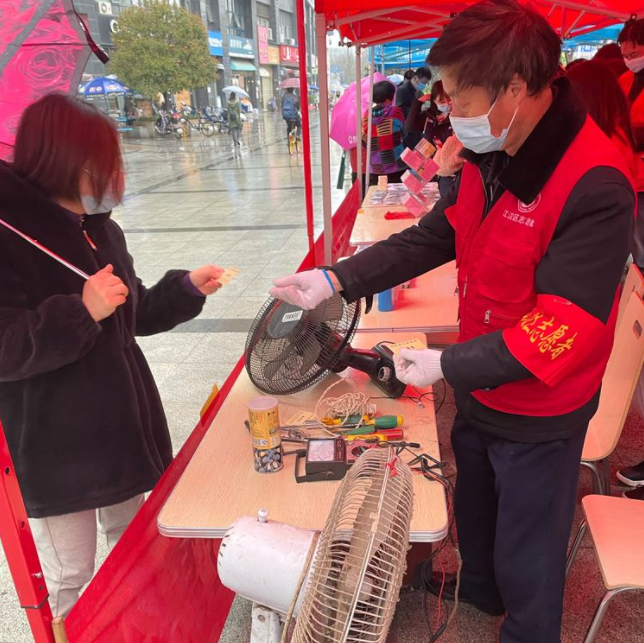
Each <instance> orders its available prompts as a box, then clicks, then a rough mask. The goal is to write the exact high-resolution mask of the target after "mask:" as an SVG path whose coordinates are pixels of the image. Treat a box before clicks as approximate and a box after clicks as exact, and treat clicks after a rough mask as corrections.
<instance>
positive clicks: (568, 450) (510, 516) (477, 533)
mask: <svg viewBox="0 0 644 643" xmlns="http://www.w3.org/2000/svg"><path fill="white" fill-rule="evenodd" d="M586 428H587V427H580V429H579V432H578V435H577V436H576V437H574V438H571V439H567V440H556V441H553V442H543V443H538V444H529V443H522V442H510V441H509V440H504V439H501V438H496V437H494V436H490V435H488V434H485V433H483V432H481V431H479V430H477V429H474V428H472V427H471V426H469V425H468V424H467V422H466V421H465V420H464V419H463V418H462V417H461V416H459V415H458V414H457V416H456V419H455V421H454V428H453V431H452V445H453V447H454V455H455V457H456V466H457V468H458V475H457V479H456V491H455V498H454V509H455V512H456V526H457V530H458V540H459V547H460V551H461V556H462V558H463V570H462V575H461V588H462V591H463V594H464V595H467V596H468V597H469V598H473V599H475V602H480V603H483V604H488V605H489V604H492V605H503V606H505V609H506V612H507V617H506V620H505V622H504V623H503V625H502V626H501V632H500V643H559V642H560V639H561V615H562V611H563V593H564V583H565V564H566V551H567V547H568V540H569V537H570V531H571V528H572V521H573V517H574V514H575V505H576V501H577V483H578V479H579V463H580V459H581V452H582V448H583V444H584V437H585V434H586Z"/></svg>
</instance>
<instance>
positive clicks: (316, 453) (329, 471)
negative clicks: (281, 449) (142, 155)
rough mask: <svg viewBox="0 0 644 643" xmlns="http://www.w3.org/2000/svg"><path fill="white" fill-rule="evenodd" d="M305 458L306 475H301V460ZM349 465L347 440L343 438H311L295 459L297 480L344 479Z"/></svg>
mask: <svg viewBox="0 0 644 643" xmlns="http://www.w3.org/2000/svg"><path fill="white" fill-rule="evenodd" d="M301 460H304V475H300V461H301ZM348 469H349V466H348V465H347V457H346V442H345V441H344V440H343V439H342V438H315V439H310V440H309V441H308V443H307V446H306V451H305V452H304V451H302V452H299V453H298V454H297V458H296V460H295V479H296V480H297V482H316V481H322V480H342V478H344V476H345V475H346V473H347V470H348Z"/></svg>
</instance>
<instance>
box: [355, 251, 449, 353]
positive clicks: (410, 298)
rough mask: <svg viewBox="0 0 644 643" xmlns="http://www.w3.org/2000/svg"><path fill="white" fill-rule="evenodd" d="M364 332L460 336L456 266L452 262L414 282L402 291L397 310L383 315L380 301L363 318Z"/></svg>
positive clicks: (397, 300) (395, 308)
mask: <svg viewBox="0 0 644 643" xmlns="http://www.w3.org/2000/svg"><path fill="white" fill-rule="evenodd" d="M358 330H359V331H360V332H378V333H382V332H387V333H388V332H395V333H400V332H404V333H410V332H421V333H426V334H447V335H450V336H451V337H452V341H455V340H456V335H457V334H458V293H457V291H456V266H455V264H454V262H453V261H452V262H450V263H448V264H445V265H444V266H441V267H440V268H436V270H432V271H431V272H428V273H426V274H424V275H422V276H420V277H418V278H417V279H414V280H413V281H412V283H411V287H410V288H401V289H399V291H398V296H397V299H396V304H395V307H394V310H392V311H390V312H380V311H379V310H378V306H377V301H375V300H374V305H373V308H372V309H371V312H370V313H369V314H368V315H365V314H363V315H361V317H360V326H359V329H358Z"/></svg>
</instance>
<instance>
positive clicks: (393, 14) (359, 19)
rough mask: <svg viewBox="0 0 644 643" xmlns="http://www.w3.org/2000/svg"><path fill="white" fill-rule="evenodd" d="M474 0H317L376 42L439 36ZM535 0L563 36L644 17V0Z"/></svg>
mask: <svg viewBox="0 0 644 643" xmlns="http://www.w3.org/2000/svg"><path fill="white" fill-rule="evenodd" d="M474 1H475V0H459V1H457V2H441V1H440V0H439V1H433V0H426V1H425V2H423V3H422V4H415V3H414V2H413V0H412V1H411V2H410V1H409V0H407V1H405V0H316V3H315V10H316V12H317V13H320V14H324V15H325V17H326V23H327V27H328V28H329V29H330V30H331V29H338V30H339V31H340V34H341V35H342V37H343V38H345V39H346V40H347V41H349V42H352V43H360V44H365V45H374V44H380V43H384V42H392V41H396V40H407V39H412V38H436V37H438V36H439V35H440V32H441V30H442V29H443V27H444V26H445V25H446V24H447V23H448V22H449V21H450V20H451V18H452V17H453V16H454V15H455V14H457V13H459V12H460V11H463V9H465V8H467V7H468V6H469V5H470V4H473V3H474ZM533 4H534V5H535V6H536V7H538V9H539V10H540V11H541V12H542V13H543V14H544V15H545V16H547V17H548V20H549V21H550V23H551V24H552V26H553V27H554V28H555V29H556V30H557V32H558V33H559V34H560V35H561V36H562V38H570V37H573V36H579V35H582V34H584V33H587V32H589V31H593V30H595V29H601V28H603V27H608V26H610V25H613V24H615V23H619V22H624V21H626V20H628V18H630V17H631V16H633V15H635V16H640V15H641V16H643V17H644V0H597V1H596V2H592V3H591V2H589V1H588V0H585V1H584V0H536V1H535V2H533Z"/></svg>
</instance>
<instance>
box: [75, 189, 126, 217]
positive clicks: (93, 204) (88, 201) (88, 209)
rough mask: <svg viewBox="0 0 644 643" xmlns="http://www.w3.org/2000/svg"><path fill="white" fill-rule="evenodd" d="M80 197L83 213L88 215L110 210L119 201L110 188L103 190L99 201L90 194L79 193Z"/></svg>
mask: <svg viewBox="0 0 644 643" xmlns="http://www.w3.org/2000/svg"><path fill="white" fill-rule="evenodd" d="M80 198H81V203H82V204H83V208H84V209H85V214H88V215H91V214H101V213H103V212H111V211H112V210H113V209H114V208H115V207H116V206H117V205H118V204H119V203H120V202H121V201H120V199H118V198H117V197H116V195H115V194H114V193H113V192H112V190H110V189H108V190H106V191H105V194H104V195H103V198H102V199H101V200H100V201H97V200H96V197H94V195H92V194H81V197H80Z"/></svg>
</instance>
